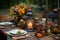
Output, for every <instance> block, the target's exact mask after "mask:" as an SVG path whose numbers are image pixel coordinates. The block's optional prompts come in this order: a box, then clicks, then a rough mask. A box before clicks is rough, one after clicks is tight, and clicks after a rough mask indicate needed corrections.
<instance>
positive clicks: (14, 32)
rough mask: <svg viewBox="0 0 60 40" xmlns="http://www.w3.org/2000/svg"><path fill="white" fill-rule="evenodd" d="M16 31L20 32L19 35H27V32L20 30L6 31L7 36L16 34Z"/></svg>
mask: <svg viewBox="0 0 60 40" xmlns="http://www.w3.org/2000/svg"><path fill="white" fill-rule="evenodd" d="M18 31H20V32H21V34H27V31H25V30H21V29H14V30H10V31H8V34H17V32H18Z"/></svg>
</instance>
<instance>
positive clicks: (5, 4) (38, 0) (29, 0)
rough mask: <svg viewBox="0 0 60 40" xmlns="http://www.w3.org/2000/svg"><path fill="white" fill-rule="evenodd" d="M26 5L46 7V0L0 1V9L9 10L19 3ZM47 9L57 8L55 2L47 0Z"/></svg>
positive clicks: (55, 0)
mask: <svg viewBox="0 0 60 40" xmlns="http://www.w3.org/2000/svg"><path fill="white" fill-rule="evenodd" d="M21 2H22V3H26V4H34V5H39V6H40V7H42V8H43V7H45V5H46V0H0V8H9V7H11V6H13V5H15V4H19V3H21ZM48 4H49V5H48V7H49V8H53V7H56V8H57V4H58V3H57V0H48Z"/></svg>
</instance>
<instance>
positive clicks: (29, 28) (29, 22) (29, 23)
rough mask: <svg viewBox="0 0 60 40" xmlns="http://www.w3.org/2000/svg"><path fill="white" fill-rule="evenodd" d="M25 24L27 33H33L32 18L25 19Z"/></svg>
mask: <svg viewBox="0 0 60 40" xmlns="http://www.w3.org/2000/svg"><path fill="white" fill-rule="evenodd" d="M25 23H26V27H25V28H26V30H27V31H34V23H35V22H34V19H33V18H28V19H26V21H25Z"/></svg>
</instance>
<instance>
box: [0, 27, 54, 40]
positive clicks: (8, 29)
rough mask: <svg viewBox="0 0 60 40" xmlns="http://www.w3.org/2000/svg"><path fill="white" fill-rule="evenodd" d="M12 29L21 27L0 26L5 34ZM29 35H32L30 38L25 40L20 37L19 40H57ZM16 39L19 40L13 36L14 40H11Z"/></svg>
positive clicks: (32, 33) (32, 34) (33, 34)
mask: <svg viewBox="0 0 60 40" xmlns="http://www.w3.org/2000/svg"><path fill="white" fill-rule="evenodd" d="M12 29H20V28H19V27H12V26H0V30H2V31H3V32H5V33H6V32H7V31H10V30H12ZM28 34H30V37H26V38H23V39H21V37H20V39H19V40H55V39H54V38H53V37H51V36H45V37H43V38H37V37H36V36H35V32H28ZM16 38H18V37H16V36H15V37H14V36H12V39H11V40H16Z"/></svg>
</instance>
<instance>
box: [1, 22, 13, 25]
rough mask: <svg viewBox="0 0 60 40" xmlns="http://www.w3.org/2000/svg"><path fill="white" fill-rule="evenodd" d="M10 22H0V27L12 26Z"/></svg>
mask: <svg viewBox="0 0 60 40" xmlns="http://www.w3.org/2000/svg"><path fill="white" fill-rule="evenodd" d="M12 24H13V23H12V22H1V23H0V25H12Z"/></svg>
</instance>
